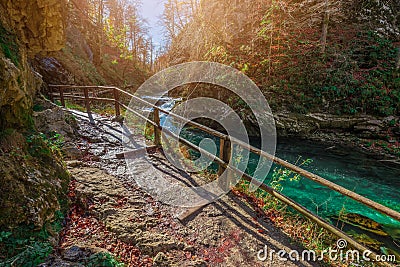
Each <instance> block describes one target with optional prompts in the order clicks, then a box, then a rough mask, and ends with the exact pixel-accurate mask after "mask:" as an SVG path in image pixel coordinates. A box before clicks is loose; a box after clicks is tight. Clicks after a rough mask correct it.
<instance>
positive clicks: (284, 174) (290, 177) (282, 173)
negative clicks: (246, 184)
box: [270, 158, 313, 191]
mask: <svg viewBox="0 0 400 267" xmlns="http://www.w3.org/2000/svg"><path fill="white" fill-rule="evenodd" d="M300 159H301V158H299V159H298V160H297V162H296V164H295V165H298V166H299V167H302V166H308V165H309V164H311V163H312V162H313V160H312V159H305V160H303V161H302V162H301V163H299V161H300ZM300 179H301V175H300V174H298V173H296V172H294V171H292V170H289V169H287V168H285V167H281V166H280V167H276V168H275V169H274V171H273V173H272V180H271V183H270V184H271V187H272V188H274V189H275V190H277V191H282V190H283V185H282V182H284V181H290V182H293V181H294V182H298V181H300Z"/></svg>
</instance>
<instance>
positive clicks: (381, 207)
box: [50, 85, 400, 221]
mask: <svg viewBox="0 0 400 267" xmlns="http://www.w3.org/2000/svg"><path fill="white" fill-rule="evenodd" d="M50 87H53V88H63V89H67V88H76V89H86V88H101V89H112V90H117V91H119V92H121V93H123V94H125V95H127V96H129V97H132V98H134V99H135V100H138V101H140V102H142V103H143V104H146V105H147V106H148V107H150V108H153V109H156V110H158V111H159V112H162V113H164V114H167V115H169V116H172V117H174V118H176V119H178V120H181V121H183V122H185V123H187V124H189V125H191V126H193V127H195V128H197V129H199V130H202V131H204V132H207V133H209V134H211V135H213V136H215V137H219V138H220V139H223V140H227V141H230V142H232V143H235V144H237V145H240V146H241V147H243V148H246V149H249V150H250V152H253V153H255V154H257V155H259V156H262V157H265V158H267V159H268V160H271V161H273V162H275V163H276V164H278V165H281V166H283V167H285V168H288V169H290V170H292V171H294V172H296V173H298V174H300V175H301V176H303V177H304V178H307V179H309V180H312V181H314V182H317V183H319V184H321V185H324V186H326V187H328V188H330V189H332V190H334V191H336V192H338V193H340V194H342V195H345V196H347V197H350V198H352V199H354V200H356V201H357V202H359V203H362V204H364V205H366V206H368V207H370V208H372V209H375V210H376V211H379V212H381V213H383V214H385V215H387V216H389V217H391V218H393V219H395V220H397V221H400V213H399V212H397V211H394V210H392V209H390V208H388V207H386V206H384V205H382V204H379V203H377V202H375V201H372V200H370V199H368V198H366V197H363V196H361V195H359V194H357V193H355V192H353V191H350V190H348V189H346V188H344V187H342V186H340V185H337V184H335V183H333V182H331V181H329V180H326V179H324V178H322V177H320V176H318V175H315V174H313V173H311V172H309V171H306V170H304V169H302V168H300V167H298V166H295V165H293V164H291V163H289V162H287V161H285V160H282V159H280V158H277V157H275V156H273V155H270V154H268V153H266V152H265V151H262V150H260V149H258V148H256V147H253V146H251V145H248V144H247V143H244V142H243V141H241V140H238V139H236V138H233V137H230V136H228V135H226V134H223V133H221V132H219V131H216V130H214V129H211V128H209V127H207V126H204V125H202V124H199V123H197V122H193V121H190V120H188V119H186V118H184V117H182V116H179V115H177V114H174V113H172V112H169V111H167V110H164V109H162V108H160V107H158V106H156V105H154V104H151V103H149V102H147V101H146V100H143V99H141V98H139V97H137V96H135V95H133V94H131V93H129V92H126V91H124V90H122V89H120V88H118V87H113V86H71V85H50ZM89 99H93V98H89ZM107 100H108V99H107ZM111 101H116V100H115V99H114V100H111ZM116 102H117V103H118V104H119V105H120V106H122V107H124V108H125V109H126V110H129V111H130V112H132V113H134V114H135V115H136V116H138V117H140V118H141V119H143V120H145V121H146V122H148V123H150V124H152V125H157V127H158V128H159V129H162V130H163V131H165V129H163V128H162V127H161V126H160V125H158V124H157V123H155V122H154V121H152V120H150V119H149V118H146V117H145V116H143V115H141V114H139V113H138V112H137V111H135V110H133V109H131V108H129V107H128V106H126V105H125V104H123V103H121V102H120V101H116ZM180 140H182V139H180ZM225 160H226V158H225ZM217 163H218V162H217ZM218 164H220V163H218ZM253 182H256V181H254V180H253ZM258 185H259V184H258Z"/></svg>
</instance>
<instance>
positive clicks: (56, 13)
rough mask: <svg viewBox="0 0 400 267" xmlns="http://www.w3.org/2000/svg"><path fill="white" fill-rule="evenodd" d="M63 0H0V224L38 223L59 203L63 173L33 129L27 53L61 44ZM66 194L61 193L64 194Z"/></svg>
mask: <svg viewBox="0 0 400 267" xmlns="http://www.w3.org/2000/svg"><path fill="white" fill-rule="evenodd" d="M65 5H66V3H65V2H64V1H63V0H62V1H60V0H29V1H25V0H0V181H1V183H2V186H1V188H0V227H1V228H3V229H6V228H12V227H15V226H18V225H19V224H21V223H25V224H32V225H35V226H37V227H41V226H42V225H43V224H44V223H45V222H48V221H49V220H51V219H52V218H53V217H54V213H55V211H57V210H59V209H60V199H62V198H63V192H65V191H66V187H67V184H68V175H67V173H66V172H65V171H64V169H63V166H62V164H61V162H60V160H59V159H56V158H55V157H54V156H53V153H52V148H51V147H49V144H48V143H46V142H48V140H45V139H44V137H43V136H41V135H37V134H36V135H34V134H33V135H31V134H30V133H29V134H28V133H27V132H28V131H27V130H30V131H32V132H33V130H34V128H35V125H34V121H33V118H32V114H33V108H32V107H33V99H34V97H35V95H36V94H37V92H38V91H39V89H40V88H41V85H42V78H41V76H40V75H39V74H37V73H36V72H34V71H33V70H32V69H31V67H30V64H29V63H28V59H29V58H30V57H33V55H35V54H36V53H39V52H47V51H55V50H58V49H60V48H62V46H63V44H64V39H65V38H64V27H63V25H64V23H63V18H64V14H63V12H64V11H63V10H66V8H65ZM64 199H65V196H64Z"/></svg>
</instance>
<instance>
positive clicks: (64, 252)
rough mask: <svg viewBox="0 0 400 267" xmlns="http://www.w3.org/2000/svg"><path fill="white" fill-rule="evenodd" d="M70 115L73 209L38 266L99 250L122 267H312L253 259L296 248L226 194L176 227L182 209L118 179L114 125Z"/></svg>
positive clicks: (158, 160)
mask: <svg viewBox="0 0 400 267" xmlns="http://www.w3.org/2000/svg"><path fill="white" fill-rule="evenodd" d="M75 116H76V117H77V119H78V125H79V127H78V133H79V135H80V140H78V141H77V142H76V148H79V150H80V151H81V158H80V159H78V160H72V161H69V162H68V168H69V171H70V172H71V174H72V176H73V178H74V180H73V182H72V183H71V186H70V198H71V200H72V201H73V203H74V205H73V206H72V208H71V211H70V214H69V216H68V220H67V221H66V226H65V228H64V230H63V232H62V234H61V239H60V250H59V253H58V254H57V255H55V256H54V258H53V259H52V260H51V261H49V263H48V264H47V265H46V266H76V262H80V260H81V259H80V258H79V257H80V256H82V255H86V254H85V253H89V254H90V253H94V252H96V251H99V250H100V251H103V250H107V251H109V252H111V253H113V254H115V255H117V256H118V257H120V258H121V260H124V261H125V262H127V263H128V264H129V265H130V266H317V265H316V264H314V263H313V264H312V265H311V264H310V263H307V262H291V261H290V260H288V261H285V262H283V261H279V260H278V259H277V257H274V259H272V260H267V261H265V262H262V261H260V260H258V259H257V252H258V251H260V250H261V249H263V248H264V247H265V246H268V249H270V250H272V249H273V250H275V251H278V250H281V249H284V250H286V251H287V252H289V251H290V250H294V249H296V250H298V251H301V250H302V249H301V248H300V247H298V246H297V245H295V244H293V243H291V241H290V239H289V238H288V237H287V236H286V235H285V234H284V233H282V232H281V231H280V230H279V229H277V228H276V227H275V226H274V225H273V224H272V223H271V222H270V221H269V220H268V219H266V218H263V217H262V216H261V215H260V214H259V213H257V212H256V211H255V210H254V209H253V208H252V207H251V206H250V205H249V204H248V203H247V202H246V201H245V200H244V199H241V198H239V197H237V196H235V195H234V194H228V195H227V196H225V197H223V198H222V199H220V200H219V201H217V202H215V203H212V204H210V205H208V206H206V207H205V208H203V209H202V210H200V212H198V213H197V214H195V216H193V217H192V218H191V219H190V220H188V221H187V222H184V223H182V222H180V221H179V220H177V219H176V218H175V215H176V214H179V213H180V212H182V211H183V209H182V208H175V207H171V206H168V205H164V204H162V203H160V202H157V201H156V200H154V199H152V197H151V196H150V195H148V194H147V193H145V192H144V191H143V190H141V189H140V188H139V187H138V186H137V184H136V183H135V181H134V177H130V176H129V175H126V174H125V170H126V169H125V168H126V167H125V161H124V160H121V159H117V158H116V157H115V154H116V153H119V152H121V151H122V147H121V145H120V144H121V143H120V140H119V138H120V137H121V132H122V130H121V127H120V125H119V124H118V123H115V122H112V121H110V120H109V119H108V118H105V117H95V121H96V124H95V125H91V124H90V123H89V121H88V120H87V118H86V115H85V114H84V113H79V112H77V113H75ZM138 138H139V137H138ZM152 162H153V164H154V165H155V166H156V167H157V168H160V169H162V170H163V172H164V173H165V174H166V175H168V176H170V178H171V179H182V180H185V179H186V180H187V181H189V182H190V181H191V180H192V181H194V180H198V179H201V178H200V177H198V176H189V175H188V174H186V173H182V171H179V170H177V169H175V167H173V166H171V165H170V164H168V162H167V160H166V159H165V158H164V157H163V155H162V154H161V153H159V152H158V153H156V154H155V155H154V156H152ZM88 251H89V252H88ZM79 253H80V254H79ZM71 254H72V255H75V257H71ZM77 255H78V256H77ZM79 255H80V256H79ZM86 256H87V255H86Z"/></svg>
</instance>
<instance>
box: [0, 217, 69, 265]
mask: <svg viewBox="0 0 400 267" xmlns="http://www.w3.org/2000/svg"><path fill="white" fill-rule="evenodd" d="M55 217H56V219H55V221H54V222H53V223H49V224H47V225H45V226H43V228H42V229H40V230H39V231H38V230H35V227H34V226H33V225H31V226H20V227H18V228H16V229H14V230H12V231H7V232H6V231H3V232H0V255H2V258H0V266H37V265H38V264H40V263H42V262H44V261H45V260H46V258H47V257H48V256H49V254H50V253H51V252H52V251H53V248H52V246H51V244H50V242H49V238H50V237H51V236H54V235H56V234H57V232H59V231H60V230H61V228H62V224H61V223H62V221H63V220H64V216H63V215H62V213H61V211H58V212H56V214H55Z"/></svg>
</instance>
